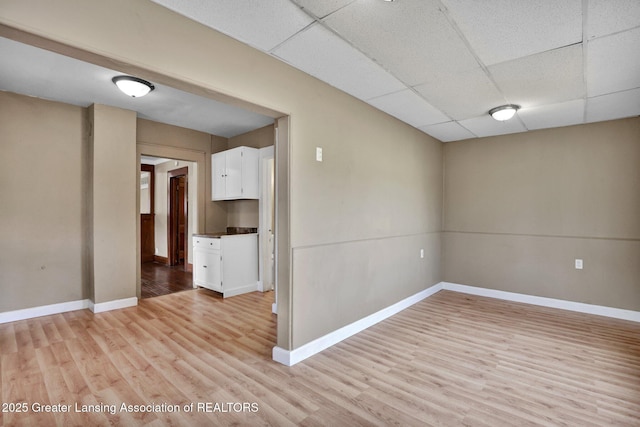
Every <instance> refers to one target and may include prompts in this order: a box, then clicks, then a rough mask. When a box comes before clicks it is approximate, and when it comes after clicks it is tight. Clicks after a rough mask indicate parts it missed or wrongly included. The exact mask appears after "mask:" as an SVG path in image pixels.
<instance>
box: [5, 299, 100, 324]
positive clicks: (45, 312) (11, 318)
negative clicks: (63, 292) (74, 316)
mask: <svg viewBox="0 0 640 427" xmlns="http://www.w3.org/2000/svg"><path fill="white" fill-rule="evenodd" d="M90 303H91V301H89V300H88V299H83V300H78V301H68V302H62V303H59V304H50V305H42V306H39V307H31V308H24V309H22V310H14V311H6V312H4V313H0V323H9V322H15V321H17V320H25V319H32V318H34V317H41V316H49V315H51V314H59V313H66V312H67V311H74V310H82V309H85V308H89V304H90Z"/></svg>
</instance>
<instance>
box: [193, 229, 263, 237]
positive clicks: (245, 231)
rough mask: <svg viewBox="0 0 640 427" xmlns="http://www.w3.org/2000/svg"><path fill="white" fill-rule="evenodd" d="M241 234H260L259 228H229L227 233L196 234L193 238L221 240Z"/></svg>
mask: <svg viewBox="0 0 640 427" xmlns="http://www.w3.org/2000/svg"><path fill="white" fill-rule="evenodd" d="M239 234H258V229H257V228H252V227H227V231H220V232H217V233H204V234H194V235H193V237H209V238H220V237H222V236H236V235H239Z"/></svg>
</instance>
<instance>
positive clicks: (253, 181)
mask: <svg viewBox="0 0 640 427" xmlns="http://www.w3.org/2000/svg"><path fill="white" fill-rule="evenodd" d="M258 161H259V153H258V149H257V148H250V147H237V148H233V149H231V150H226V151H222V152H220V153H215V154H212V155H211V193H212V200H236V199H258V198H260V196H259V192H258V187H259V186H258V182H259V180H258Z"/></svg>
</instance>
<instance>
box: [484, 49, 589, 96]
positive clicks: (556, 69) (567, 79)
mask: <svg viewBox="0 0 640 427" xmlns="http://www.w3.org/2000/svg"><path fill="white" fill-rule="evenodd" d="M488 69H489V72H490V73H491V75H492V76H493V79H494V81H495V82H496V84H497V85H498V88H500V90H501V91H502V93H503V94H504V96H505V97H506V98H507V100H508V101H509V102H511V103H513V104H519V105H520V106H522V107H534V106H537V105H544V104H556V103H559V102H564V101H569V100H572V99H578V98H583V97H584V96H585V92H586V89H585V84H584V71H583V61H582V45H574V46H568V47H564V48H561V49H555V50H551V51H548V52H543V53H538V54H536V55H531V56H527V57H525V58H520V59H515V60H513V61H509V62H503V63H501V64H497V65H492V66H491V67H489V68H488Z"/></svg>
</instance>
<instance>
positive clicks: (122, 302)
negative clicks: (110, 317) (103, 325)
mask: <svg viewBox="0 0 640 427" xmlns="http://www.w3.org/2000/svg"><path fill="white" fill-rule="evenodd" d="M136 305H138V298H136V297H131V298H123V299H117V300H113V301H107V302H101V303H98V304H95V303H93V302H91V301H90V302H89V309H90V310H91V311H93V312H94V313H102V312H105V311H111V310H117V309H119V308H127V307H134V306H136Z"/></svg>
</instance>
